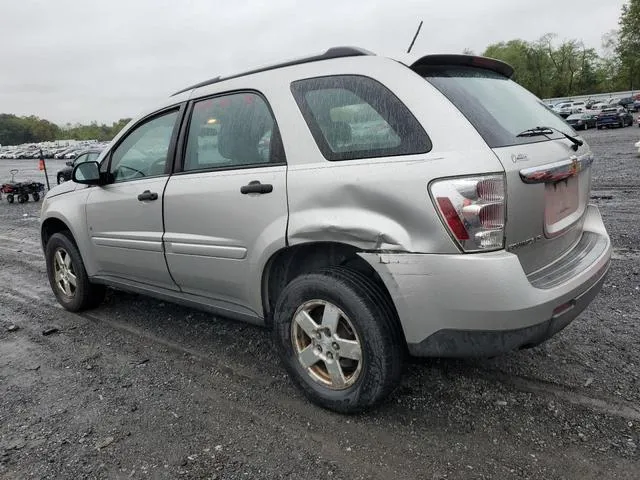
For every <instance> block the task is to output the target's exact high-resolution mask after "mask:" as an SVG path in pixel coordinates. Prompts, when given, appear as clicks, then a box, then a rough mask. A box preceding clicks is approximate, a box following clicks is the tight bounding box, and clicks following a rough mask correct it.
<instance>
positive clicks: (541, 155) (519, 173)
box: [411, 55, 592, 273]
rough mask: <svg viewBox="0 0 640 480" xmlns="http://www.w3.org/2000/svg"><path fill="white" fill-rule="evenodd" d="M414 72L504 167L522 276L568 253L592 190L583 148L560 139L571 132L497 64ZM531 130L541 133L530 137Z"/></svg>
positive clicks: (442, 63)
mask: <svg viewBox="0 0 640 480" xmlns="http://www.w3.org/2000/svg"><path fill="white" fill-rule="evenodd" d="M411 68H412V69H414V71H416V72H417V73H419V74H420V75H421V76H423V77H424V78H425V79H426V80H427V81H428V82H429V83H431V84H432V85H434V86H435V87H436V88H437V89H438V90H439V91H440V92H442V93H443V94H444V95H445V96H446V97H447V98H448V99H449V100H450V101H451V102H452V103H453V104H454V105H455V106H456V107H457V108H458V109H459V110H460V111H461V112H462V113H463V114H464V115H465V116H466V118H467V119H468V120H469V121H470V122H471V123H472V124H473V125H474V127H475V128H476V129H477V131H478V132H479V133H480V135H482V137H483V138H484V140H485V141H486V142H487V144H488V145H489V147H491V148H492V150H493V152H494V153H495V155H496V156H497V157H498V159H499V160H500V162H501V164H502V166H503V167H504V171H505V179H506V207H507V210H506V224H505V247H506V248H507V250H509V251H512V252H513V253H514V254H516V255H517V256H518V258H519V259H520V262H521V264H522V266H523V269H524V270H525V272H527V273H531V272H534V271H536V270H539V269H540V268H542V267H544V266H546V265H548V264H550V263H552V262H554V261H556V260H557V259H558V258H560V257H561V256H562V255H563V254H564V253H566V252H567V251H568V250H570V249H571V247H572V246H574V245H575V244H576V243H577V242H578V241H579V240H580V237H581V236H582V224H583V218H584V213H585V211H586V207H587V203H588V200H589V191H590V187H591V168H590V165H591V162H592V156H591V152H590V150H589V148H588V146H587V145H586V144H584V145H582V146H580V147H578V146H577V145H575V144H574V143H573V142H572V141H570V140H569V139H567V137H566V136H565V135H563V133H562V132H564V133H565V134H567V135H570V136H571V137H574V138H577V134H576V133H575V131H573V129H572V128H571V127H570V126H569V125H568V124H567V123H566V122H565V121H564V120H563V119H561V118H560V117H559V116H558V115H556V114H555V113H553V112H552V111H550V110H549V109H548V108H547V107H546V106H545V105H544V103H543V102H542V101H541V100H540V99H538V98H537V97H535V96H534V95H533V94H531V93H530V92H529V91H527V90H526V89H524V88H522V87H521V86H520V85H518V84H517V83H515V82H514V81H512V80H510V78H509V77H510V76H511V74H512V69H511V68H510V67H509V66H508V65H506V64H504V63H502V62H498V61H494V60H490V59H484V58H478V57H470V56H459V55H455V56H454V55H438V56H429V57H423V58H422V59H420V60H419V61H418V62H416V63H414V64H413V65H412V67H411ZM536 127H546V128H545V129H544V130H542V131H531V129H534V128H536ZM527 132H528V133H527ZM477 173H483V172H477Z"/></svg>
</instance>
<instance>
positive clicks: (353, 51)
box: [171, 47, 374, 97]
mask: <svg viewBox="0 0 640 480" xmlns="http://www.w3.org/2000/svg"><path fill="white" fill-rule="evenodd" d="M365 55H374V54H373V53H372V52H370V51H368V50H365V49H363V48H358V47H333V48H330V49H328V50H327V51H326V52H324V53H322V54H320V55H312V56H310V57H303V58H299V59H297V60H289V61H286V62H282V63H276V64H273V65H268V66H265V67H261V68H256V69H254V70H249V71H247V72H243V73H238V74H235V75H231V76H229V77H221V76H217V77H213V78H211V79H209V80H205V81H203V82H200V83H196V84H195V85H191V86H190V87H187V88H183V89H182V90H178V91H177V92H176V93H174V94H173V95H171V96H172V97H173V96H175V95H179V94H180V93H184V92H188V91H189V90H193V89H195V88H200V87H206V86H207V85H213V84H214V83H218V82H223V81H225V80H231V79H233V78H240V77H245V76H247V75H253V74H254V73H260V72H266V71H269V70H275V69H278V68H284V67H291V66H293V65H302V64H305V63H311V62H319V61H322V60H331V59H333V58H344V57H358V56H365Z"/></svg>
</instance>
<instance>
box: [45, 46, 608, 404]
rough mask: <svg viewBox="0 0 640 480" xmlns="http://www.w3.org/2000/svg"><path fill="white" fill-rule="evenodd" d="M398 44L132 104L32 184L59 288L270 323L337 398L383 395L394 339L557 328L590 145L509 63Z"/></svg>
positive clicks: (583, 206)
mask: <svg viewBox="0 0 640 480" xmlns="http://www.w3.org/2000/svg"><path fill="white" fill-rule="evenodd" d="M408 60H409V59H408V58H407V57H405V63H400V62H398V61H396V60H394V59H389V58H384V57H380V56H375V55H373V54H371V53H368V52H366V51H363V50H360V49H354V48H349V47H340V48H335V49H330V50H328V51H327V52H326V53H324V54H321V55H316V56H313V57H307V58H302V59H299V60H297V61H294V62H291V61H289V62H286V63H283V64H280V65H273V66H271V67H264V68H262V69H261V70H257V71H254V72H247V73H244V74H238V75H233V76H232V77H230V78H220V77H216V78H214V79H212V80H209V81H205V82H202V83H199V84H197V85H194V86H190V87H187V88H185V89H183V90H181V91H180V92H176V93H175V94H174V95H172V96H171V97H169V98H167V99H166V100H165V101H164V102H162V103H161V104H159V105H157V107H156V108H155V109H153V110H150V111H149V112H147V113H146V114H145V115H142V116H140V117H138V118H137V119H135V120H133V121H132V122H131V123H130V124H129V125H128V126H127V127H125V128H124V129H123V130H122V131H121V132H120V133H119V134H118V135H117V136H116V138H114V140H113V142H112V143H111V144H110V146H109V147H108V150H107V151H106V152H104V153H103V154H102V155H101V156H100V159H101V163H100V164H99V163H98V162H95V161H88V162H83V163H80V164H79V165H77V166H76V167H75V168H74V170H73V174H72V175H73V181H74V182H73V183H72V182H66V183H64V184H62V185H58V186H56V187H54V188H53V189H51V190H50V191H49V193H48V194H47V196H46V198H45V200H44V204H43V207H42V211H41V239H42V246H43V249H44V251H45V259H46V268H47V274H48V278H49V282H50V285H51V288H52V290H53V292H54V294H55V296H56V299H57V300H58V302H59V303H60V304H61V305H62V306H63V307H64V308H66V309H67V310H71V311H81V310H84V309H88V308H92V307H96V306H97V305H99V304H100V302H101V301H102V300H103V298H104V294H105V285H111V286H116V287H117V288H120V289H124V290H132V291H136V292H137V293H144V294H147V295H151V296H156V297H158V298H162V299H163V300H162V301H174V302H178V303H184V304H187V305H190V306H192V307H199V308H202V309H205V310H207V311H209V312H213V313H217V314H220V315H224V316H227V317H233V318H236V319H238V320H243V321H247V322H251V323H256V324H266V325H267V326H269V327H271V335H272V336H273V347H274V351H275V352H277V353H278V354H279V356H280V358H281V360H282V363H283V365H284V366H285V368H286V369H287V371H288V372H289V374H290V375H291V377H292V379H293V380H294V381H295V383H296V384H297V385H298V386H299V388H300V389H301V390H302V391H303V392H304V394H305V395H306V396H307V397H308V398H309V399H311V400H312V401H314V402H315V403H317V404H319V405H322V406H323V407H326V408H330V409H334V410H336V411H340V412H345V413H347V412H354V411H358V410H362V409H364V408H367V407H370V406H372V405H375V404H377V403H379V402H381V401H382V400H383V399H384V398H385V397H387V396H388V395H389V394H390V393H391V392H392V391H393V390H394V388H395V387H396V386H397V385H398V384H399V381H400V376H401V373H402V371H403V362H404V358H405V355H406V353H410V354H412V355H414V356H437V357H447V356H450V357H468V356H495V355H497V354H500V353H503V352H506V351H511V350H513V349H518V348H523V347H532V346H535V345H537V344H539V343H541V342H543V341H545V340H546V339H548V338H549V337H551V336H552V335H554V334H556V333H557V332H559V331H560V330H562V329H563V328H565V327H566V326H567V325H568V324H569V323H570V322H571V321H573V320H574V319H575V318H576V317H577V316H578V315H579V314H580V312H582V311H583V310H584V309H585V308H586V307H587V306H588V305H589V303H591V301H592V300H593V299H594V298H595V296H596V295H597V293H598V292H599V291H600V289H601V288H602V285H603V283H604V281H605V276H606V273H607V270H608V268H609V262H610V257H611V250H612V247H611V241H610V239H609V236H608V234H607V231H606V228H605V225H604V224H603V221H602V218H601V215H600V213H599V212H598V208H597V207H596V206H595V205H590V204H589V198H590V195H589V190H590V185H591V165H592V163H593V154H592V152H591V149H590V148H589V146H588V145H587V144H586V143H585V142H584V141H582V140H581V139H579V138H577V137H576V136H575V135H573V131H572V130H571V129H570V128H569V126H568V125H567V124H566V122H564V121H563V120H561V119H560V118H558V117H557V116H556V115H554V114H552V113H551V112H549V110H547V109H546V108H545V107H544V106H543V105H541V101H540V99H538V98H536V97H535V96H534V95H533V94H531V93H530V92H529V91H527V90H526V89H524V88H523V87H521V86H520V85H518V84H517V83H516V82H514V81H513V80H511V76H512V75H513V68H511V67H510V66H509V65H507V64H505V63H503V62H500V61H497V60H492V59H487V58H478V57H473V56H465V55H427V56H423V57H416V56H413V57H411V59H410V61H408ZM283 67H286V68H283ZM258 92H260V93H258ZM505 104H506V105H509V107H510V108H503V107H504V105H505ZM212 124H215V125H219V130H217V132H216V134H215V135H213V132H211V131H210V130H208V129H206V128H203V127H204V126H205V125H212ZM202 137H205V138H202ZM267 139H268V140H267ZM178 145H179V146H178ZM267 145H268V148H267ZM86 185H90V186H89V187H87V186H86ZM507 218H508V219H509V221H508V223H507V222H506V219H507ZM565 340H566V341H570V338H569V337H567V338H566V339H565ZM258 361H260V359H257V358H256V362H258Z"/></svg>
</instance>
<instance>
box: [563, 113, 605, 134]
mask: <svg viewBox="0 0 640 480" xmlns="http://www.w3.org/2000/svg"><path fill="white" fill-rule="evenodd" d="M597 118H598V116H597V115H594V114H593V113H574V114H573V115H569V116H568V117H567V123H568V124H569V125H571V126H572V127H573V128H574V129H575V130H587V129H589V128H595V126H596V120H597Z"/></svg>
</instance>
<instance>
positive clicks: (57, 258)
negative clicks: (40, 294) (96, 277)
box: [45, 232, 105, 312]
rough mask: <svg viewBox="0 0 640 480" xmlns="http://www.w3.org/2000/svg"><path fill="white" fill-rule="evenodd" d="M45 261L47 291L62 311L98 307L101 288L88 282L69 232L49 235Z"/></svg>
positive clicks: (103, 290)
mask: <svg viewBox="0 0 640 480" xmlns="http://www.w3.org/2000/svg"><path fill="white" fill-rule="evenodd" d="M45 260H46V264H47V276H48V277H49V284H50V285H51V289H52V290H53V293H54V295H55V296H56V299H57V300H58V302H59V303H60V305H62V306H63V307H64V308H65V309H67V310H69V311H71V312H79V311H81V310H86V309H88V308H93V307H97V306H98V305H100V303H102V300H104V294H105V287H104V286H102V285H96V284H93V283H91V282H90V281H89V277H88V275H87V271H86V270H85V268H84V263H83V261H82V257H81V256H80V252H79V251H78V247H77V246H76V244H75V243H74V242H73V240H72V239H71V234H70V233H69V232H62V233H54V234H53V235H51V238H50V239H49V241H48V242H47V245H46V247H45ZM74 283H75V285H74Z"/></svg>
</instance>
